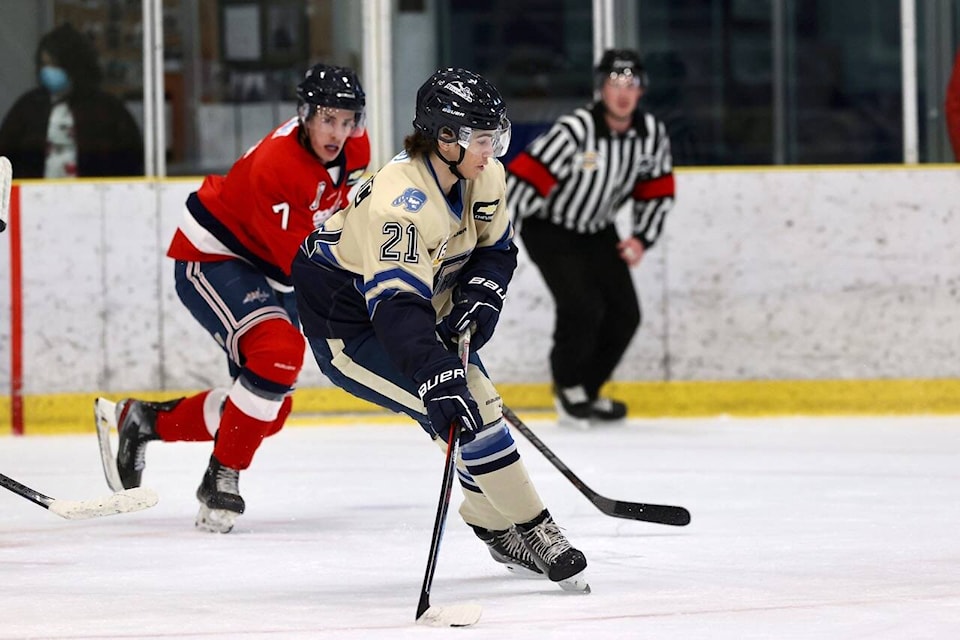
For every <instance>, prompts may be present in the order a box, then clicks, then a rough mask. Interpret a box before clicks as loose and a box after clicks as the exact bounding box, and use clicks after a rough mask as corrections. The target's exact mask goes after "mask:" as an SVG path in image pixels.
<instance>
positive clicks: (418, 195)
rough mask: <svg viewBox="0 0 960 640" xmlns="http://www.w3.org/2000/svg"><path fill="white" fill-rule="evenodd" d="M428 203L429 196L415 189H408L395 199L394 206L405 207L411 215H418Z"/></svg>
mask: <svg viewBox="0 0 960 640" xmlns="http://www.w3.org/2000/svg"><path fill="white" fill-rule="evenodd" d="M426 203H427V194H425V193H424V192H423V191H421V190H420V189H417V188H415V187H407V188H406V189H404V190H403V193H401V194H400V195H399V196H397V197H396V198H394V199H393V206H395V207H403V208H404V209H406V210H407V211H409V212H410V213H416V212H417V211H420V209H422V208H423V205H425V204H426Z"/></svg>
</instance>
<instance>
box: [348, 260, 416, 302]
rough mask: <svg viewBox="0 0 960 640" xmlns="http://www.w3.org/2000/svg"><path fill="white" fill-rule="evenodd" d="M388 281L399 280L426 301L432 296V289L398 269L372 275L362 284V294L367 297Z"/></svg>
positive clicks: (407, 272)
mask: <svg viewBox="0 0 960 640" xmlns="http://www.w3.org/2000/svg"><path fill="white" fill-rule="evenodd" d="M388 280H400V281H401V282H403V283H405V284H408V285H410V288H411V289H413V290H415V291H416V292H417V293H418V294H420V296H421V297H423V298H426V299H427V300H429V299H430V298H431V297H432V296H433V289H431V288H430V285H428V284H426V283H424V282H423V280H420V279H419V278H417V277H415V276H413V275H411V274H410V272H409V271H404V270H403V269H400V268H399V267H397V268H395V269H387V270H386V271H381V272H380V273H377V274H376V275H374V276H373V279H372V280H367V281H366V282H364V283H363V294H364V295H367V293H369V292H370V290H372V289H375V288H376V287H378V286H380V285H381V284H383V283H384V282H387V281H388ZM381 296H382V294H381ZM378 297H380V296H378Z"/></svg>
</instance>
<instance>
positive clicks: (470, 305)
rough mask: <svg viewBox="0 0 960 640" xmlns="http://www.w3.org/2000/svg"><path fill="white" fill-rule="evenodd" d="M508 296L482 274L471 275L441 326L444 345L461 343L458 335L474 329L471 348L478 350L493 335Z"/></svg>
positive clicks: (458, 293)
mask: <svg viewBox="0 0 960 640" xmlns="http://www.w3.org/2000/svg"><path fill="white" fill-rule="evenodd" d="M504 297H506V292H505V291H504V288H503V287H501V286H500V285H499V284H497V283H496V282H495V281H493V280H490V279H489V278H484V277H482V276H474V277H472V278H470V279H469V280H468V281H467V282H466V284H464V285H462V286H460V287H458V288H457V291H456V292H455V293H454V294H453V301H454V302H453V309H451V310H450V313H449V314H447V316H446V317H445V318H444V319H443V320H441V321H440V324H439V325H437V333H438V334H439V335H440V339H441V340H442V341H443V343H444V345H450V344H457V337H458V336H459V335H460V334H461V333H463V332H464V331H466V330H467V329H468V328H470V329H471V330H472V331H473V335H472V338H471V345H470V348H471V349H473V350H474V351H478V350H479V349H480V348H481V347H482V346H483V345H485V344H486V343H487V341H488V340H490V338H491V337H492V336H493V330H494V329H496V327H497V321H499V320H500V310H501V309H502V308H503V299H504Z"/></svg>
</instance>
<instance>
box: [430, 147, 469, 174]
mask: <svg viewBox="0 0 960 640" xmlns="http://www.w3.org/2000/svg"><path fill="white" fill-rule="evenodd" d="M457 148H458V149H460V157H459V158H457V161H456V162H453V161H451V160H447V159H446V158H445V157H443V154H442V153H440V147H439V146H437V147H434V153H436V154H437V157H438V158H440V160H441V161H442V162H443V164H445V165H447V168H448V169H450V173H452V174H453V175H455V176H457V179H458V180H466V178H464V177H463V174H462V173H460V169H458V168H457V167H459V166H460V163H461V162H463V156H464V155H465V154H466V152H467V150H466V149H464V148H463V147H461V146H460V145H459V144H458V145H457Z"/></svg>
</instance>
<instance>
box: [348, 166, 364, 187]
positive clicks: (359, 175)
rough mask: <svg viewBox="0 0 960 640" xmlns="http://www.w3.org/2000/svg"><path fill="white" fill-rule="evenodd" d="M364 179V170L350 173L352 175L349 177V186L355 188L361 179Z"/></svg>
mask: <svg viewBox="0 0 960 640" xmlns="http://www.w3.org/2000/svg"><path fill="white" fill-rule="evenodd" d="M362 177H363V169H354V170H353V171H351V172H350V175H349V176H347V184H348V185H350V186H353V185H355V184H357V183H358V182H360V178H362Z"/></svg>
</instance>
